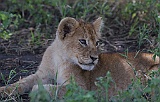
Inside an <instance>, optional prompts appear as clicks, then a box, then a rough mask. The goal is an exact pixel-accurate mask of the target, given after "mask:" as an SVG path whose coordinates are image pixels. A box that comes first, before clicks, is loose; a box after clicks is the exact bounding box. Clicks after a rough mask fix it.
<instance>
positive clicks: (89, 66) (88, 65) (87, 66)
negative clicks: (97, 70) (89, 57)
mask: <svg viewBox="0 0 160 102" xmlns="http://www.w3.org/2000/svg"><path fill="white" fill-rule="evenodd" d="M95 65H96V63H94V62H92V63H79V66H80V67H81V68H82V69H83V70H88V71H91V70H93V69H94V67H95Z"/></svg>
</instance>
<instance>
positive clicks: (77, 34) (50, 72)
mask: <svg viewBox="0 0 160 102" xmlns="http://www.w3.org/2000/svg"><path fill="white" fill-rule="evenodd" d="M102 24H103V22H102V18H98V19H97V20H95V21H94V22H93V23H87V22H84V21H82V20H79V21H77V20H75V19H74V18H70V17H67V18H64V19H62V20H61V22H60V24H59V26H58V29H57V32H56V39H55V40H54V42H53V43H52V44H51V46H49V47H48V48H47V50H46V51H45V53H44V56H43V58H42V62H41V64H40V66H39V68H38V70H37V72H36V73H35V74H32V75H30V76H28V77H26V78H23V79H21V80H19V81H18V82H16V83H13V84H11V85H8V86H3V87H0V93H1V96H5V97H6V96H7V95H10V94H12V95H15V94H16V93H18V94H23V93H24V92H26V91H31V89H32V88H33V90H36V89H37V86H36V85H37V83H38V80H40V81H42V83H43V84H44V87H45V88H46V89H47V90H49V88H48V87H49V86H52V87H58V86H57V85H51V83H52V80H53V79H54V80H56V81H57V84H58V85H59V86H60V85H63V86H64V87H65V85H67V84H69V82H70V81H69V79H70V76H71V75H73V76H74V78H75V81H76V82H77V83H78V85H79V86H81V87H82V88H84V89H87V90H96V88H97V87H96V86H95V84H94V82H95V80H96V78H97V77H100V76H105V75H106V73H107V72H108V71H110V72H111V76H112V78H113V80H114V81H115V83H116V88H115V86H114V85H111V87H109V96H112V95H115V94H116V93H117V92H118V90H124V89H126V88H127V86H128V85H129V84H130V83H131V79H132V78H134V77H135V73H134V68H135V70H141V71H143V72H147V71H149V70H151V69H152V67H154V68H155V67H156V68H158V65H159V58H158V57H157V58H156V60H155V61H154V60H153V54H148V53H127V54H126V57H125V56H123V55H122V54H120V53H104V54H99V53H98V49H97V47H98V45H97V41H98V40H99V39H100V38H101V33H100V30H101V27H102ZM82 39H83V42H81V40H82ZM84 40H85V41H86V42H84ZM56 75H57V77H56ZM34 85H35V86H34ZM64 93H65V88H64V89H62V90H61V91H60V94H59V95H60V96H62V95H64Z"/></svg>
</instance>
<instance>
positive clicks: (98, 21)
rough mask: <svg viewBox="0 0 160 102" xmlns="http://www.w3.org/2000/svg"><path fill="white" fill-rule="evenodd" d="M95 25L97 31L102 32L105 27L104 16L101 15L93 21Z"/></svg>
mask: <svg viewBox="0 0 160 102" xmlns="http://www.w3.org/2000/svg"><path fill="white" fill-rule="evenodd" d="M93 25H94V29H95V30H96V32H98V33H99V32H100V31H101V29H102V27H103V20H102V17H99V18H97V19H96V20H95V21H94V22H93Z"/></svg>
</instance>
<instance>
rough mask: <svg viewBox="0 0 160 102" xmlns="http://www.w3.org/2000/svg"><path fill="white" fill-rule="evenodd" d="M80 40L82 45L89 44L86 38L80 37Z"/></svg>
mask: <svg viewBox="0 0 160 102" xmlns="http://www.w3.org/2000/svg"><path fill="white" fill-rule="evenodd" d="M79 42H80V44H81V45H82V46H87V42H86V40H85V39H79Z"/></svg>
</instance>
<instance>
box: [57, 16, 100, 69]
mask: <svg viewBox="0 0 160 102" xmlns="http://www.w3.org/2000/svg"><path fill="white" fill-rule="evenodd" d="M101 26H102V18H101V17H99V18H98V19H97V20H95V21H94V22H93V23H87V22H84V21H83V20H79V21H78V20H75V19H74V18H71V17H66V18H64V19H62V20H61V22H60V24H59V25H58V30H57V33H56V34H57V35H56V39H57V40H58V43H60V46H61V47H62V50H63V55H64V56H63V57H65V58H66V59H67V60H68V61H70V62H72V63H74V64H77V65H79V66H80V67H81V68H82V69H84V70H92V69H93V68H94V66H95V65H96V64H97V62H98V52H97V47H98V44H99V43H98V42H99V39H100V37H101V33H100V29H101Z"/></svg>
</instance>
